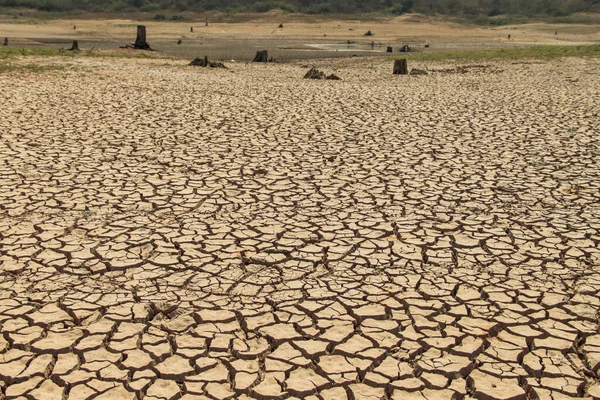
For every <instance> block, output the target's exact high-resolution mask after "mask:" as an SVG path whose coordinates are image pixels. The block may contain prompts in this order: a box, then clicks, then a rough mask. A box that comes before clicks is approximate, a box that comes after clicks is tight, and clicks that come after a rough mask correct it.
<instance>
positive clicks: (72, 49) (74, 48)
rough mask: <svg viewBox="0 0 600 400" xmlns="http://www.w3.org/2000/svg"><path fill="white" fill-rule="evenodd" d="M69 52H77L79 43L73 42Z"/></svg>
mask: <svg viewBox="0 0 600 400" xmlns="http://www.w3.org/2000/svg"><path fill="white" fill-rule="evenodd" d="M69 51H79V43H78V42H77V40H73V44H72V45H71V48H70V49H69Z"/></svg>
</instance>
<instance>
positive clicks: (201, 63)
mask: <svg viewBox="0 0 600 400" xmlns="http://www.w3.org/2000/svg"><path fill="white" fill-rule="evenodd" d="M190 65H194V66H197V67H210V68H227V67H226V66H225V64H223V63H220V62H216V61H214V62H213V61H208V56H204V58H203V59H202V58H200V57H196V58H195V59H194V61H192V62H191V63H190Z"/></svg>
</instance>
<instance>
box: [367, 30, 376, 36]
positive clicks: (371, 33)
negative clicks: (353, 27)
mask: <svg viewBox="0 0 600 400" xmlns="http://www.w3.org/2000/svg"><path fill="white" fill-rule="evenodd" d="M365 36H374V35H373V32H371V31H367V33H365Z"/></svg>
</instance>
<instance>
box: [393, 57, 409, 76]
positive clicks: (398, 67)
mask: <svg viewBox="0 0 600 400" xmlns="http://www.w3.org/2000/svg"><path fill="white" fill-rule="evenodd" d="M394 75H408V61H406V58H403V59H400V60H396V61H394Z"/></svg>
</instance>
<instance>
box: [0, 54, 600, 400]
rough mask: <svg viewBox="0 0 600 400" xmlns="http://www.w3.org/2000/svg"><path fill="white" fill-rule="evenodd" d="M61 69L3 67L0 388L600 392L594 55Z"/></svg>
mask: <svg viewBox="0 0 600 400" xmlns="http://www.w3.org/2000/svg"><path fill="white" fill-rule="evenodd" d="M77 63H79V65H77V66H76V67H75V68H71V69H67V70H65V71H63V72H56V71H54V72H46V73H43V74H21V75H19V74H3V75H0V87H2V91H1V92H0V103H1V104H2V107H0V134H1V141H0V181H1V184H0V333H1V335H0V390H1V393H2V394H1V395H0V397H2V396H4V397H5V398H7V399H17V398H20V399H45V400H46V399H47V400H51V399H69V400H75V399H169V400H170V399H180V398H181V399H227V398H236V399H250V398H254V399H278V398H305V399H313V400H316V399H427V400H433V399H463V398H465V399H469V398H475V399H486V400H487V399H514V400H516V399H564V398H582V397H584V398H600V386H599V384H598V371H599V369H600V334H599V330H598V312H599V311H600V298H599V290H600V249H599V248H598V243H599V241H600V233H599V230H600V208H599V207H600V206H598V204H599V201H600V198H599V197H600V176H599V175H600V172H599V171H600V165H599V164H600V148H599V136H598V134H599V131H600V117H599V115H598V110H599V105H600V97H599V95H598V93H600V80H599V79H598V78H597V77H598V74H599V73H600V63H599V62H598V61H597V60H586V59H577V58H572V59H565V60H562V61H560V62H559V63H558V64H557V63H545V62H544V63H540V64H514V63H510V62H506V63H503V62H500V63H498V65H495V66H494V68H495V69H496V71H495V72H494V73H493V74H491V73H488V71H487V70H486V69H485V68H467V69H466V70H465V71H466V72H465V73H462V74H451V73H437V72H431V73H430V74H429V75H428V76H424V77H419V78H414V77H408V76H406V77H395V76H392V75H391V70H390V68H391V66H390V65H388V64H387V63H386V64H380V63H379V62H378V61H377V62H375V65H374V66H371V64H372V63H373V62H371V61H351V62H349V61H336V62H332V64H331V65H328V69H331V68H333V67H335V68H336V69H337V71H336V74H338V75H340V76H342V77H343V79H344V80H343V81H340V82H329V81H327V82H325V81H317V82H314V81H307V80H303V79H301V77H302V75H303V72H304V70H303V69H302V68H300V67H299V66H295V65H260V66H257V65H233V66H231V69H232V71H233V72H230V71H204V70H202V71H200V70H197V69H188V68H182V67H180V66H174V65H157V64H156V63H155V62H152V61H143V60H138V61H135V60H117V59H115V60H100V61H99V60H85V59H82V60H78V61H77ZM557 65H559V66H560V68H557ZM416 66H417V67H419V68H423V69H424V68H429V69H430V70H435V69H440V70H451V69H455V68H457V67H459V66H460V65H458V64H442V63H435V64H434V63H431V64H423V65H416ZM563 71H568V72H563Z"/></svg>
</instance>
